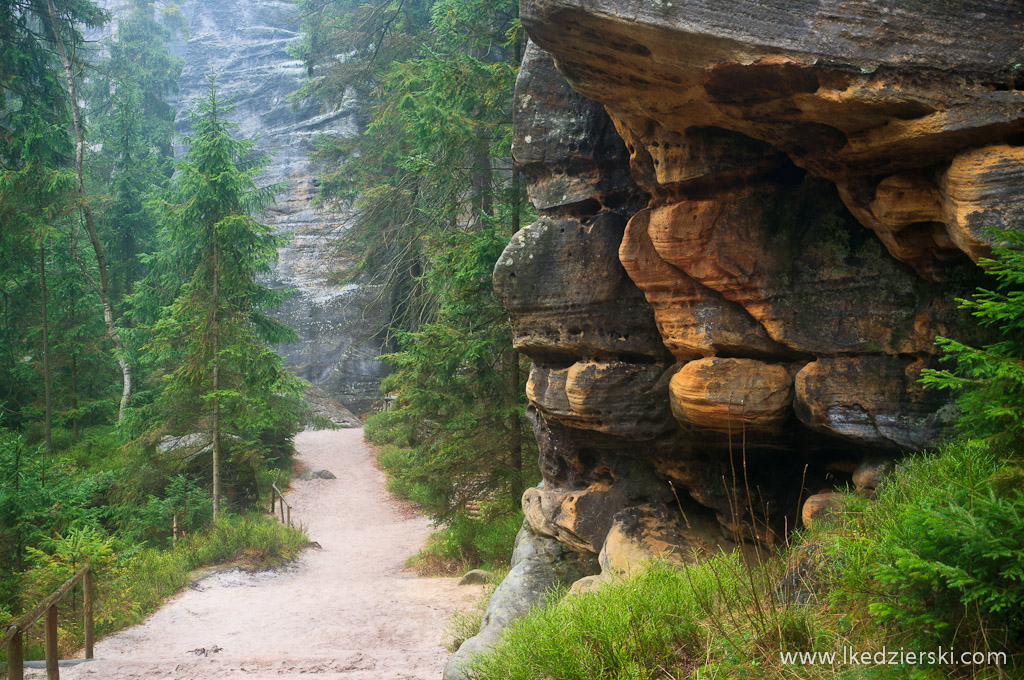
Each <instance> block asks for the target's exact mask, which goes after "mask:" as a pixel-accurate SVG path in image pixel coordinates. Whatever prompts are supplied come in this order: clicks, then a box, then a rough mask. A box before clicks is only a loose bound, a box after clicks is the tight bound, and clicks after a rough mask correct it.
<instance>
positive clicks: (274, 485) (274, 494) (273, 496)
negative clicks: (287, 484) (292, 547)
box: [270, 470, 292, 526]
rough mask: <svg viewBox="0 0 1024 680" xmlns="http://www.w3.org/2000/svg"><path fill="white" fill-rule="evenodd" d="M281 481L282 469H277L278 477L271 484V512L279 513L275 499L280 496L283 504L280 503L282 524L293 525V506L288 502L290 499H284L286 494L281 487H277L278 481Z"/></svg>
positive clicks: (273, 513)
mask: <svg viewBox="0 0 1024 680" xmlns="http://www.w3.org/2000/svg"><path fill="white" fill-rule="evenodd" d="M280 481H281V471H280V470H278V471H277V477H276V478H275V479H274V482H273V483H272V484H271V485H270V514H272V515H276V514H277V513H275V512H274V507H275V501H276V500H277V499H278V498H280V499H281V505H280V508H281V524H287V525H288V526H291V525H292V506H291V504H289V503H288V501H286V500H285V499H284V494H283V493H281V489H279V488H278V487H277V483H278V482H280ZM285 508H287V509H288V519H287V521H286V520H285Z"/></svg>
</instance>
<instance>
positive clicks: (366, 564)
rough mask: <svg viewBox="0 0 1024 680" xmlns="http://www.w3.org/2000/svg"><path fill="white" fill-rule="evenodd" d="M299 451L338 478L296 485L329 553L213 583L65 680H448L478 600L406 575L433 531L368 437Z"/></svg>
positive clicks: (294, 498)
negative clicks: (456, 623)
mask: <svg viewBox="0 0 1024 680" xmlns="http://www.w3.org/2000/svg"><path fill="white" fill-rule="evenodd" d="M295 443H296V448H297V450H298V457H299V459H300V460H302V461H304V462H305V463H306V464H307V465H308V466H310V467H312V468H326V469H327V470H330V471H331V472H333V473H334V474H336V475H337V476H338V479H335V480H321V479H315V480H312V481H308V482H303V481H295V482H294V483H293V486H292V489H293V490H292V492H291V493H290V495H289V496H288V501H289V503H291V504H292V518H293V520H298V521H301V522H302V523H303V524H304V525H306V526H308V527H309V535H310V538H311V539H312V540H314V541H317V542H319V543H320V545H321V546H323V549H322V550H316V549H311V550H307V551H306V552H305V553H304V554H303V556H302V557H301V558H300V559H299V560H298V561H297V563H296V564H295V566H293V567H290V568H287V569H285V570H283V571H281V572H267V573H263V574H253V575H250V574H245V573H242V572H239V571H231V572H225V573H220V574H216V575H213V576H211V577H208V578H206V579H204V580H202V581H200V582H199V583H198V584H197V586H196V587H195V588H194V589H191V590H187V591H186V592H184V593H183V594H181V595H179V596H178V597H176V598H174V599H173V600H172V601H171V602H170V603H169V604H167V605H166V606H164V607H163V608H162V609H160V610H159V611H158V612H156V613H155V614H153V615H152V616H151V617H150V618H149V619H148V620H147V621H146V622H145V623H144V624H142V625H139V626H136V627H135V628H131V629H128V630H125V631H122V632H121V633H119V634H117V635H114V636H112V637H110V638H107V639H105V640H102V641H100V642H99V643H97V645H96V657H97V660H96V661H93V662H90V663H85V664H81V665H79V666H75V667H72V668H67V669H62V670H61V677H62V678H68V679H70V680H75V679H79V678H91V679H102V680H142V679H143V678H178V679H181V680H193V679H198V678H201V679H203V680H206V679H208V678H209V679H216V678H243V677H244V678H248V679H250V680H264V679H266V680H269V679H270V678H273V679H274V680H281V679H285V678H299V677H303V678H306V677H309V676H310V675H316V676H318V677H321V678H326V679H333V678H338V679H341V678H344V679H345V680H371V679H372V680H427V679H430V680H436V679H437V678H440V676H441V671H442V669H443V667H444V664H445V661H446V659H447V656H448V653H447V652H446V651H445V650H444V649H443V648H442V647H441V641H442V637H443V635H444V631H445V628H446V626H447V622H448V619H449V618H450V616H451V614H452V612H453V611H454V610H455V609H457V608H459V607H461V606H465V605H466V604H467V603H468V602H469V601H470V600H471V599H472V598H473V597H475V596H476V595H478V593H479V590H478V589H477V588H476V587H472V588H470V587H466V586H463V587H459V586H457V585H456V582H455V579H439V578H429V579H428V578H420V577H417V576H416V575H415V574H412V573H410V572H408V571H405V570H404V569H403V566H402V563H403V561H404V560H405V558H406V557H408V556H409V555H410V554H412V553H413V552H415V551H416V550H417V549H418V548H419V547H420V545H422V543H423V539H424V538H425V537H426V536H427V534H428V533H429V530H430V525H429V522H428V520H427V519H425V518H424V517H421V516H414V517H405V516H403V513H402V512H401V511H400V509H399V508H398V507H397V506H396V505H395V504H394V502H393V501H391V500H390V499H389V497H388V496H387V493H386V491H385V489H384V477H383V475H382V474H381V472H380V471H379V470H378V469H377V468H376V467H375V466H374V465H373V462H372V453H371V452H370V450H369V448H368V447H367V446H366V445H365V444H364V443H363V431H362V430H361V429H355V430H335V431H325V432H303V433H301V434H299V435H298V436H297V437H296V442H295ZM214 646H218V647H221V648H222V650H221V651H219V652H217V653H214V654H210V655H208V656H197V655H196V654H194V653H192V651H191V650H195V649H198V648H203V647H205V648H207V649H209V648H212V647H214Z"/></svg>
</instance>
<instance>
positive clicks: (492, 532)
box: [408, 508, 523, 576]
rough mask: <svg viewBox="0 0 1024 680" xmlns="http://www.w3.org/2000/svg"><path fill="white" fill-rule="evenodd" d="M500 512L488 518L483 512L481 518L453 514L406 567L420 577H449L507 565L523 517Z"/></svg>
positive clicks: (411, 558) (464, 514)
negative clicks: (438, 575)
mask: <svg viewBox="0 0 1024 680" xmlns="http://www.w3.org/2000/svg"><path fill="white" fill-rule="evenodd" d="M499 510H500V512H499V513H497V514H496V516H494V517H488V516H487V513H486V511H484V512H483V513H482V516H480V517H471V516H469V515H468V514H467V513H459V514H457V515H455V516H454V517H452V518H451V519H449V520H448V522H447V523H446V524H445V525H444V526H443V527H442V528H441V529H439V530H438V531H436V532H434V533H433V534H432V535H431V536H430V537H429V538H428V539H427V544H426V545H425V546H424V547H423V549H422V550H421V551H420V552H418V553H417V554H415V555H413V556H412V557H410V558H409V561H408V565H409V566H410V567H412V568H413V569H416V570H417V571H418V572H420V573H422V574H430V575H437V574H443V575H450V576H454V575H457V574H461V573H464V572H466V571H468V570H469V569H475V568H482V569H488V570H495V569H501V568H503V567H505V566H507V565H508V562H509V560H510V559H511V558H512V547H513V545H515V538H516V534H517V533H518V532H519V528H520V527H521V526H522V524H523V515H522V513H521V512H520V513H514V514H511V515H510V514H507V512H506V511H505V510H504V508H501V509H499Z"/></svg>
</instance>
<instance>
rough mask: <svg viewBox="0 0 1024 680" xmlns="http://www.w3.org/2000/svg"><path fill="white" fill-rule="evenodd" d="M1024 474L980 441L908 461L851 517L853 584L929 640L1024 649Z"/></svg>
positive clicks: (849, 580)
mask: <svg viewBox="0 0 1024 680" xmlns="http://www.w3.org/2000/svg"><path fill="white" fill-rule="evenodd" d="M1022 479H1024V478H1022V476H1021V470H1020V467H1019V465H1018V464H1016V463H1011V462H1008V461H1006V460H1005V459H1004V458H1003V457H1001V456H999V455H997V454H995V453H994V452H993V451H992V450H991V449H990V448H989V447H988V446H987V445H986V444H984V443H982V442H979V441H973V442H966V443H954V444H950V445H947V446H946V447H945V448H944V449H943V451H942V453H941V454H940V455H937V456H927V457H921V458H915V459H912V460H909V461H907V462H905V463H903V464H902V465H901V466H900V467H899V469H898V470H897V473H896V475H895V477H894V478H893V479H892V480H890V481H888V482H887V483H886V486H885V488H884V489H883V491H884V492H883V493H881V494H880V496H879V499H878V501H877V502H875V503H870V504H863V507H860V508H858V512H857V513H855V514H850V515H847V516H846V523H847V526H846V527H844V528H843V530H842V531H841V536H843V537H844V538H841V539H839V540H838V541H837V542H836V543H835V545H834V548H833V549H834V550H836V551H838V553H839V554H841V555H842V557H843V560H844V561H845V562H846V563H847V565H848V566H847V568H846V569H845V572H844V573H843V576H842V579H843V583H844V588H845V591H846V592H848V593H851V594H852V595H853V598H854V600H853V601H855V602H857V603H860V604H863V603H865V602H867V603H868V604H867V607H868V610H869V611H870V613H871V614H872V615H873V616H874V617H875V619H876V620H877V621H878V622H879V623H880V624H882V625H886V626H891V627H893V628H894V629H896V630H900V631H908V632H909V633H910V636H911V637H912V638H913V641H914V642H917V643H918V644H921V645H931V646H935V645H938V644H944V645H955V646H957V647H960V648H969V649H978V650H988V649H992V650H994V651H1005V650H1007V649H1017V650H1024V616H1022V612H1024V490H1022ZM849 536H852V537H854V538H846V537H849Z"/></svg>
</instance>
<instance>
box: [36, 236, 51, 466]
mask: <svg viewBox="0 0 1024 680" xmlns="http://www.w3.org/2000/svg"><path fill="white" fill-rule="evenodd" d="M39 295H40V298H41V302H42V308H43V393H44V395H45V397H44V398H45V400H46V415H45V417H44V435H43V438H44V442H45V443H46V452H47V453H50V452H51V451H53V447H52V445H51V435H52V432H53V397H52V392H53V390H52V389H51V382H52V377H51V375H50V319H49V315H48V313H47V309H46V246H45V245H43V244H40V245H39Z"/></svg>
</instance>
